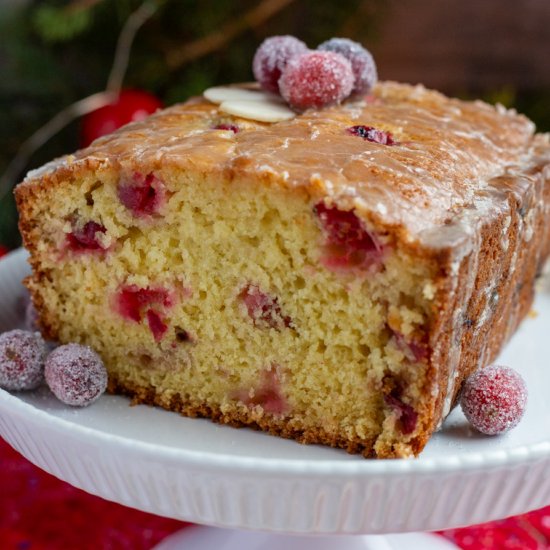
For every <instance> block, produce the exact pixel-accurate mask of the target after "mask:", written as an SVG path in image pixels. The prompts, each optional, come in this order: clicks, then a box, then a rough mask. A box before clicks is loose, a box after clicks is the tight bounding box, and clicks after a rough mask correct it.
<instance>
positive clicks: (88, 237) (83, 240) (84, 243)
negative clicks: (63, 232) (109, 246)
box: [67, 221, 107, 252]
mask: <svg viewBox="0 0 550 550" xmlns="http://www.w3.org/2000/svg"><path fill="white" fill-rule="evenodd" d="M72 227H73V230H72V231H71V232H70V233H68V234H67V243H68V246H69V248H70V249H71V250H72V251H73V252H86V251H92V250H104V248H103V246H102V245H101V243H100V241H99V239H98V233H99V234H102V233H105V232H106V231H107V230H106V229H105V227H104V226H103V225H101V224H99V223H97V222H94V221H89V222H86V223H85V224H84V225H83V226H81V227H79V226H78V225H77V222H73V224H72Z"/></svg>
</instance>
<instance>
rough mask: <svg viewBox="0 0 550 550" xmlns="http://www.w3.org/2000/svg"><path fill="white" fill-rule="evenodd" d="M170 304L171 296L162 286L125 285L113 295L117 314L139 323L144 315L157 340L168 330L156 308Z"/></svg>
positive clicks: (166, 306)
mask: <svg viewBox="0 0 550 550" xmlns="http://www.w3.org/2000/svg"><path fill="white" fill-rule="evenodd" d="M172 305H173V299H172V296H171V294H170V292H169V291H168V290H166V289H164V288H139V287H138V286H136V285H126V286H123V287H122V288H121V289H120V290H119V291H118V293H117V294H116V296H115V308H116V311H117V312H118V313H119V315H121V316H122V317H124V318H125V319H128V320H130V321H134V322H136V323H140V322H141V321H142V319H143V318H144V317H145V318H146V319H147V324H148V326H149V329H150V330H151V333H152V334H153V337H154V338H155V340H156V341H157V342H158V341H160V340H161V339H162V338H163V336H164V335H165V334H166V331H167V330H168V326H167V324H166V322H165V321H164V320H163V318H162V316H161V313H159V311H158V308H161V309H162V308H169V307H171V306H172ZM153 306H156V308H155V307H153Z"/></svg>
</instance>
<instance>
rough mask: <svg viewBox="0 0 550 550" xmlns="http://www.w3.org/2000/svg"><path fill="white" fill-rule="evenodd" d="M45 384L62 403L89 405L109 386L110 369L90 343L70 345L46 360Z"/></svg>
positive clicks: (62, 347)
mask: <svg viewBox="0 0 550 550" xmlns="http://www.w3.org/2000/svg"><path fill="white" fill-rule="evenodd" d="M45 376H46V383H47V384H48V386H49V388H50V390H51V391H52V392H53V394H54V395H55V396H56V397H57V398H58V399H59V400H60V401H63V403H66V404H67V405H73V406H75V407H85V406H86V405H90V404H91V403H93V402H94V401H95V400H96V399H98V398H99V397H100V396H101V394H102V393H103V392H104V391H105V390H106V389H107V378H108V377H107V370H106V369H105V366H104V365H103V361H102V360H101V358H100V357H99V355H98V354H97V353H96V352H95V351H94V350H93V349H92V348H89V347H88V346H81V345H80V344H67V345H65V346H59V347H58V348H57V349H55V350H54V351H52V352H51V353H50V355H49V356H48V358H47V359H46V366H45Z"/></svg>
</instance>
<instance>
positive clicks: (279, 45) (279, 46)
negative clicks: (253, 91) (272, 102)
mask: <svg viewBox="0 0 550 550" xmlns="http://www.w3.org/2000/svg"><path fill="white" fill-rule="evenodd" d="M307 51H308V47H307V46H306V45H305V44H304V43H303V42H302V41H301V40H298V38H295V37H294V36H289V35H284V36H271V37H269V38H266V39H265V40H264V41H263V42H262V44H261V45H260V47H259V48H258V49H257V50H256V54H255V55H254V60H253V61H252V71H253V73H254V78H255V79H256V80H257V81H258V82H259V83H260V86H261V87H262V88H263V89H264V90H268V91H270V92H274V93H278V92H279V78H281V73H282V71H283V70H284V68H285V67H286V65H287V63H288V62H289V60H290V59H292V58H293V57H295V56H297V55H300V54H302V53H306V52H307Z"/></svg>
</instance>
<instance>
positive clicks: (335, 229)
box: [314, 202, 382, 269]
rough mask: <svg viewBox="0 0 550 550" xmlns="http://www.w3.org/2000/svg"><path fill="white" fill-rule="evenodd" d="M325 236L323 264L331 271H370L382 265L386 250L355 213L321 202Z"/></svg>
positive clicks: (318, 212) (316, 209) (317, 210)
mask: <svg viewBox="0 0 550 550" xmlns="http://www.w3.org/2000/svg"><path fill="white" fill-rule="evenodd" d="M314 213H315V214H316V215H317V217H318V219H319V222H320V224H321V228H322V229H323V232H324V234H325V246H324V255H323V259H322V261H323V264H324V265H325V266H326V267H328V268H330V269H340V268H343V269H345V268H360V269H368V268H370V267H372V266H375V265H379V264H380V263H381V261H382V249H381V247H380V245H379V244H378V243H377V242H376V240H375V238H374V237H373V236H372V235H371V234H370V233H369V232H368V231H367V230H366V229H365V228H364V227H363V223H362V222H361V220H360V219H359V218H358V217H357V216H356V215H355V213H354V212H353V210H339V209H338V208H336V207H331V208H329V207H327V206H326V205H325V204H324V203H322V202H320V203H318V204H317V205H316V206H315V207H314Z"/></svg>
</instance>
